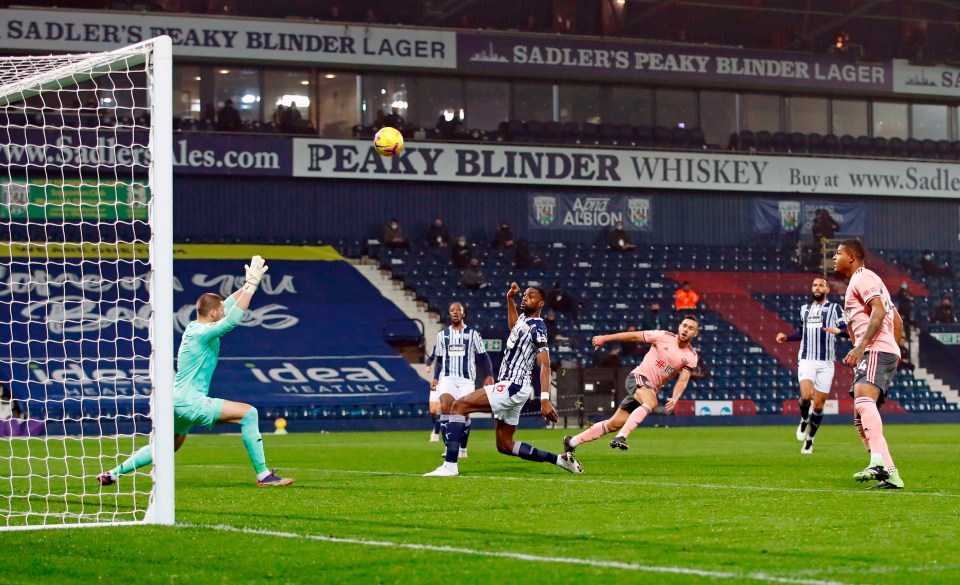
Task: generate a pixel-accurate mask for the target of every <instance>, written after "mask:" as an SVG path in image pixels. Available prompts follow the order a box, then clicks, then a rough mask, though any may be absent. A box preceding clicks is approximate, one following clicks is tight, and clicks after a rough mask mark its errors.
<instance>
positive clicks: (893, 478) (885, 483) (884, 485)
mask: <svg viewBox="0 0 960 585" xmlns="http://www.w3.org/2000/svg"><path fill="white" fill-rule="evenodd" d="M867 489H868V490H902V489H903V480H902V479H900V473H899V472H898V471H894V472H893V473H889V472H888V473H887V479H884V480H882V481H880V482H878V483H875V484H873V485H872V486H869V487H868V488H867Z"/></svg>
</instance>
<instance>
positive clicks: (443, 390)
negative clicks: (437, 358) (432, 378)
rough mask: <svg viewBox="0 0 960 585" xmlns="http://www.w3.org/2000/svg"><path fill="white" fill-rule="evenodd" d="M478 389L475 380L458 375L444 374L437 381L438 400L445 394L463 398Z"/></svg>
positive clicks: (454, 397)
mask: <svg viewBox="0 0 960 585" xmlns="http://www.w3.org/2000/svg"><path fill="white" fill-rule="evenodd" d="M474 390H476V384H475V383H474V381H473V380H468V379H466V378H460V377H456V376H444V377H442V378H440V381H439V382H437V400H440V397H441V396H443V395H444V394H449V395H450V396H453V399H454V400H456V399H457V398H462V397H464V396H466V395H467V394H470V393H471V392H473V391H474Z"/></svg>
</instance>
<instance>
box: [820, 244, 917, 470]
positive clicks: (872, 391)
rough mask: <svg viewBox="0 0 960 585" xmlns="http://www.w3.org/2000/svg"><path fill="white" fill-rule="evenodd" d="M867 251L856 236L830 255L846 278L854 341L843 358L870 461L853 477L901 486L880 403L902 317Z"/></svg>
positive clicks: (847, 317) (893, 367)
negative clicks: (868, 263)
mask: <svg viewBox="0 0 960 585" xmlns="http://www.w3.org/2000/svg"><path fill="white" fill-rule="evenodd" d="M865 256H866V250H864V248H863V244H861V243H860V242H859V241H858V240H844V241H843V242H841V243H840V245H839V246H837V253H836V254H834V256H833V264H834V270H836V271H837V272H839V273H840V274H843V275H844V276H847V277H849V278H850V282H849V284H848V285H847V293H846V296H845V298H844V302H843V316H844V321H846V322H847V331H849V332H850V339H851V340H853V343H854V344H855V345H854V346H853V349H851V350H850V351H849V352H848V353H847V355H846V357H844V358H843V363H845V364H847V365H848V366H850V367H851V368H853V387H852V388H851V389H850V393H851V394H852V395H853V408H854V418H853V424H854V426H856V427H857V431H858V432H859V433H860V438H861V439H862V440H863V444H864V446H865V447H866V448H867V451H869V452H870V464H869V465H868V466H867V468H866V469H864V470H863V471H858V472H857V473H855V474H853V478H854V479H856V480H857V481H869V480H876V481H878V482H879V483H877V484H874V485H872V486H870V488H869V489H902V488H903V480H902V479H901V478H900V472H899V471H897V467H896V466H895V465H894V463H893V457H891V456H890V449H889V448H888V447H887V440H886V438H884V436H883V421H882V420H880V410H879V407H880V405H882V404H883V401H884V399H885V398H886V394H887V388H889V387H890V384H891V383H892V382H893V377H894V376H895V375H896V373H897V366H899V365H900V336H901V335H902V333H903V320H902V319H901V318H900V314H899V313H897V308H896V306H895V305H894V304H893V301H892V300H891V298H890V292H889V291H887V287H886V286H884V284H883V281H882V280H880V277H879V276H877V274H876V273H875V272H873V271H872V270H868V269H867V268H866V267H865V266H864V265H863V259H864V257H865Z"/></svg>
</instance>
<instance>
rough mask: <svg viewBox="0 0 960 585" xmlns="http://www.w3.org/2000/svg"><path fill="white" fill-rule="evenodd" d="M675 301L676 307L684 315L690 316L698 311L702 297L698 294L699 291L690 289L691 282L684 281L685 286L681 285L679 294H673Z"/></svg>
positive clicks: (678, 290)
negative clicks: (698, 304)
mask: <svg viewBox="0 0 960 585" xmlns="http://www.w3.org/2000/svg"><path fill="white" fill-rule="evenodd" d="M673 296H674V299H675V307H676V309H677V310H678V311H680V312H681V313H683V314H684V315H689V314H692V313H694V312H696V310H697V303H699V302H700V295H698V294H697V291H695V290H693V289H692V288H690V281H687V280H685V281H683V284H681V285H680V288H678V289H677V292H675V293H674V294H673Z"/></svg>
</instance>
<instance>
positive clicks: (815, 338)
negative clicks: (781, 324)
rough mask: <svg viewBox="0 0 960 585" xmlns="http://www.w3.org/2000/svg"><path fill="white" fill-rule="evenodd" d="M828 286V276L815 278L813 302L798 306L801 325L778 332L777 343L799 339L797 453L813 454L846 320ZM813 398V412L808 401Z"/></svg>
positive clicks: (812, 288) (811, 291)
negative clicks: (838, 336) (839, 335)
mask: <svg viewBox="0 0 960 585" xmlns="http://www.w3.org/2000/svg"><path fill="white" fill-rule="evenodd" d="M829 293H830V286H829V285H828V284H827V279H825V278H823V277H820V276H818V277H816V278H814V279H813V286H812V287H811V289H810V296H811V297H812V298H813V302H810V303H807V304H805V305H803V306H802V307H800V322H801V323H803V327H802V328H801V329H800V331H795V332H793V333H791V334H790V335H787V334H786V333H777V343H784V342H787V341H799V342H800V352H799V355H798V360H799V361H798V365H797V377H798V378H799V379H800V425H799V426H798V427H797V440H798V441H803V447H802V448H801V449H800V452H801V453H803V454H806V455H809V454H810V453H813V440H814V438H815V437H816V435H817V430H818V429H819V428H820V423H821V422H822V421H823V404H824V403H825V402H826V401H827V396H828V395H829V394H830V386H831V385H833V369H834V366H833V362H834V361H835V360H836V359H837V350H836V344H837V335H838V334H842V333H843V329H844V328H846V323H844V321H843V315H842V311H841V308H840V305H838V304H837V303H834V302H832V301H828V300H827V295H828V294H829ZM811 399H812V400H813V412H810V402H811Z"/></svg>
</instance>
